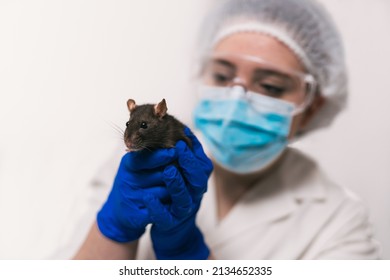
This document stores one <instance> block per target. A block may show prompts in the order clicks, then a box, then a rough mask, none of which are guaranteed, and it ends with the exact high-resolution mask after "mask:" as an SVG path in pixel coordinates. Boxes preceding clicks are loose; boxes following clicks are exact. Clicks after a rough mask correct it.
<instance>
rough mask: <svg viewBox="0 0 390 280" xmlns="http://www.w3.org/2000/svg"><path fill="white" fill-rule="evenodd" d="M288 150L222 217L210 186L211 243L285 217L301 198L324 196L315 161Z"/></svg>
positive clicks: (225, 239) (291, 211)
mask: <svg viewBox="0 0 390 280" xmlns="http://www.w3.org/2000/svg"><path fill="white" fill-rule="evenodd" d="M287 153H288V154H286V158H285V159H284V161H283V163H282V164H281V166H280V167H279V168H278V169H277V170H276V171H275V172H276V173H275V174H273V175H272V176H268V178H265V179H264V180H263V181H261V182H259V183H258V184H257V185H256V186H254V187H253V189H251V190H250V191H248V192H247V193H246V194H245V195H244V196H243V197H242V198H241V199H240V200H239V202H238V203H237V204H236V205H235V206H234V208H233V209H232V210H231V211H230V212H229V213H228V214H227V216H226V217H225V218H224V219H223V220H221V221H218V220H217V215H216V214H217V211H216V203H215V193H214V190H213V189H211V190H210V192H212V193H211V197H212V201H209V202H208V203H213V205H209V206H210V208H212V207H214V209H213V210H214V211H213V212H212V213H208V215H210V214H213V217H212V223H213V224H214V226H211V228H214V230H212V231H211V232H210V233H208V234H207V236H208V239H209V240H208V241H210V244H213V245H214V246H218V244H222V243H223V242H226V241H227V240H229V239H230V238H234V237H236V236H237V235H239V234H240V233H243V232H245V231H247V230H250V229H251V228H252V227H256V226H258V225H259V224H261V223H263V224H264V225H265V226H266V225H267V224H270V223H274V222H277V221H278V220H282V219H284V218H287V217H288V216H289V215H291V214H292V213H293V212H294V211H295V210H296V209H297V208H298V206H299V204H300V203H302V202H303V201H304V200H314V201H316V202H321V201H323V200H324V199H325V192H324V189H323V187H322V184H321V183H320V182H319V179H318V178H317V177H318V175H319V174H318V171H317V168H316V165H315V163H314V161H312V160H310V159H308V158H307V157H306V156H304V155H302V154H301V153H299V152H297V151H295V150H291V151H290V150H289V151H287ZM210 208H209V209H210ZM215 229H216V230H215Z"/></svg>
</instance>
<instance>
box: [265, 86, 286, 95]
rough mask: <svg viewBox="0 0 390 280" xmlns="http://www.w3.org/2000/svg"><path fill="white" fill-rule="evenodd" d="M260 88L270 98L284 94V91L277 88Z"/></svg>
mask: <svg viewBox="0 0 390 280" xmlns="http://www.w3.org/2000/svg"><path fill="white" fill-rule="evenodd" d="M261 87H262V88H263V89H264V91H265V92H264V93H265V94H267V95H270V96H272V97H281V96H282V95H283V94H284V92H285V89H284V88H282V87H279V86H274V85H269V84H262V85H261Z"/></svg>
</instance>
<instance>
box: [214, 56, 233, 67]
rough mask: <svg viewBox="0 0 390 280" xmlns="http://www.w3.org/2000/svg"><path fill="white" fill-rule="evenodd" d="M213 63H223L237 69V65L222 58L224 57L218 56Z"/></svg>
mask: <svg viewBox="0 0 390 280" xmlns="http://www.w3.org/2000/svg"><path fill="white" fill-rule="evenodd" d="M213 63H215V64H221V65H223V66H226V67H230V68H233V69H236V66H235V65H234V64H233V63H231V62H230V61H227V60H225V59H222V58H217V59H215V60H214V61H213Z"/></svg>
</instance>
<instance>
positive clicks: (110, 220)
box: [97, 149, 177, 242]
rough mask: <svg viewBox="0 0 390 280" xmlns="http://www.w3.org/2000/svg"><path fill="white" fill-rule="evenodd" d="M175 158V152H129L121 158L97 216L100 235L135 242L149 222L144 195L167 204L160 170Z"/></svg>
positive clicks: (119, 240)
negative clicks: (105, 199) (112, 182)
mask: <svg viewBox="0 0 390 280" xmlns="http://www.w3.org/2000/svg"><path fill="white" fill-rule="evenodd" d="M176 158H177V155H176V151H175V149H164V150H156V151H153V152H151V151H140V152H131V153H127V154H125V155H124V156H123V158H122V160H121V163H120V165H119V169H118V172H117V174H116V177H115V181H114V184H113V187H112V189H111V192H110V194H109V196H108V198H107V201H106V202H105V204H104V205H103V207H102V209H101V210H100V211H99V213H98V215H97V225H98V227H99V230H100V231H101V233H102V234H103V235H104V236H106V237H108V238H110V239H112V240H114V241H117V242H130V241H133V240H136V239H138V238H139V237H140V236H141V235H142V234H143V233H144V231H145V226H146V225H147V224H148V223H150V222H151V220H150V217H149V213H148V210H147V209H146V207H145V204H144V202H143V197H144V196H145V194H146V193H149V194H152V195H153V196H155V197H158V199H160V200H161V201H163V202H166V201H167V200H169V195H168V192H167V190H166V188H165V187H164V186H165V182H164V179H163V169H164V166H166V165H167V164H169V163H172V162H173V161H175V160H176Z"/></svg>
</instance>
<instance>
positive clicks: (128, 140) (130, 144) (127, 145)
mask: <svg viewBox="0 0 390 280" xmlns="http://www.w3.org/2000/svg"><path fill="white" fill-rule="evenodd" d="M125 145H126V147H127V148H129V149H130V148H131V146H132V142H131V141H130V139H126V140H125Z"/></svg>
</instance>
